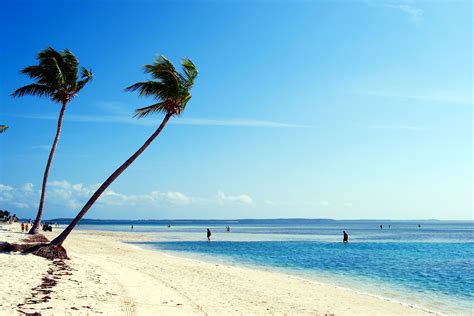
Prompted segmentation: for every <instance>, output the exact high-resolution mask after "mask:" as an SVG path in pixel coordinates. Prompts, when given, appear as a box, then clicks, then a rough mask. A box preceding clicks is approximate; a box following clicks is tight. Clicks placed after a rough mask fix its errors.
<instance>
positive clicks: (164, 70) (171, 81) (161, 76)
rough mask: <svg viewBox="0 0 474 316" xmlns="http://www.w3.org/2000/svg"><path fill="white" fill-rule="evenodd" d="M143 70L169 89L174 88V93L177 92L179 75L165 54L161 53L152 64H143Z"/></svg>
mask: <svg viewBox="0 0 474 316" xmlns="http://www.w3.org/2000/svg"><path fill="white" fill-rule="evenodd" d="M144 71H145V73H149V74H151V76H152V77H153V78H154V79H156V80H158V81H160V82H162V83H163V84H165V85H167V86H168V87H169V89H170V90H174V92H175V94H177V93H178V90H179V84H180V82H179V77H178V76H177V73H176V69H175V68H174V66H173V64H172V63H171V62H170V61H169V60H168V59H167V58H166V57H165V56H163V55H161V56H159V57H158V58H156V59H155V62H154V63H153V64H151V65H145V66H144Z"/></svg>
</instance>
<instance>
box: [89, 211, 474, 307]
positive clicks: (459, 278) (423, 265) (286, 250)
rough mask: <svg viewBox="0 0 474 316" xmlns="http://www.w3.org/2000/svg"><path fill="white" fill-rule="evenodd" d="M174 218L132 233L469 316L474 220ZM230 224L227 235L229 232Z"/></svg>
mask: <svg viewBox="0 0 474 316" xmlns="http://www.w3.org/2000/svg"><path fill="white" fill-rule="evenodd" d="M169 223H170V225H171V228H167V227H166V225H167V224H166V223H165V222H163V223H162V222H160V223H153V224H149V223H141V224H140V223H138V224H137V223H134V232H137V231H138V232H148V233H150V234H152V235H153V236H154V237H155V239H156V241H155V242H148V243H141V245H142V246H144V247H147V248H153V249H159V250H162V251H167V252H171V253H176V254H181V255H185V256H189V257H193V258H199V259H201V260H204V261H212V262H222V263H228V264H243V265H251V266H254V267H259V268H263V269H276V270H279V271H282V272H285V273H290V274H294V275H296V276H301V277H304V278H307V279H314V280H318V281H321V280H322V281H323V282H327V283H331V284H336V285H340V286H344V287H349V288H352V289H355V290H359V291H363V292H367V293H371V294H375V295H381V296H384V297H387V298H390V299H393V300H397V301H402V302H407V303H411V304H415V305H419V306H421V307H425V308H427V309H430V310H435V311H440V312H447V313H464V314H471V313H472V308H473V305H472V301H474V247H473V246H474V238H473V237H474V225H473V222H442V221H434V222H396V221H305V220H295V221H260V222H258V221H257V222H255V221H250V222H245V221H243V222H241V221H234V222H225V221H222V222H219V221H206V222H193V221H191V222H185V223H183V222H169ZM418 224H420V226H421V227H418ZM227 225H230V226H231V232H230V233H227V232H225V229H224V227H225V226H227ZM379 225H383V229H380V227H379ZM388 225H390V228H389V226H388ZM98 227H99V226H96V225H83V227H82V228H83V229H89V228H90V229H97V228H98ZM207 227H209V228H210V229H211V230H212V231H213V236H212V241H211V242H208V241H206V239H205V230H206V228H207ZM100 228H101V229H106V230H128V231H129V230H130V226H129V223H120V224H119V225H117V223H115V224H113V225H109V224H105V225H104V223H102V225H101V226H100ZM342 230H345V231H347V232H348V233H349V235H350V243H349V244H343V243H342V242H341V241H342Z"/></svg>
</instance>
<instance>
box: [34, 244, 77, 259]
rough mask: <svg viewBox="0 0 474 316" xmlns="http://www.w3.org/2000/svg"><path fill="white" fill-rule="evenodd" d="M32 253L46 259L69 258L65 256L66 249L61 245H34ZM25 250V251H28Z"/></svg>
mask: <svg viewBox="0 0 474 316" xmlns="http://www.w3.org/2000/svg"><path fill="white" fill-rule="evenodd" d="M32 250H33V251H31V250H30V251H31V253H32V254H34V255H35V256H38V257H43V258H46V259H50V260H54V259H69V257H68V256H67V251H66V249H65V248H64V247H63V246H58V245H52V244H46V245H40V246H39V247H35V249H32ZM30 251H26V252H30Z"/></svg>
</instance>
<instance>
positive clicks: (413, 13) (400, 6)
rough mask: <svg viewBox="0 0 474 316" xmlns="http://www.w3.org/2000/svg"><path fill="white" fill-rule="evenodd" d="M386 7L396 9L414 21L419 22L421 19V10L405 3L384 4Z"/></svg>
mask: <svg viewBox="0 0 474 316" xmlns="http://www.w3.org/2000/svg"><path fill="white" fill-rule="evenodd" d="M384 6H385V7H386V8H389V9H394V10H398V11H400V12H402V13H404V14H406V15H408V16H409V17H410V18H411V19H412V20H413V21H414V22H416V23H420V22H421V21H422V20H423V10H421V9H420V8H417V7H414V6H412V5H409V4H406V3H397V4H386V5H384Z"/></svg>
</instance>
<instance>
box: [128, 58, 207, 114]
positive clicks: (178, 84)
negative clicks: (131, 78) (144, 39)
mask: <svg viewBox="0 0 474 316" xmlns="http://www.w3.org/2000/svg"><path fill="white" fill-rule="evenodd" d="M182 66H183V73H179V72H177V71H176V69H175V68H174V66H173V64H172V63H171V62H170V61H169V60H168V59H166V57H164V56H163V55H161V56H160V57H158V58H157V59H156V60H155V62H154V63H153V64H151V65H145V66H144V71H145V73H149V74H151V76H152V77H153V79H154V80H150V81H142V82H137V83H135V84H133V85H131V86H130V87H128V88H126V90H127V91H138V92H139V95H140V96H153V97H155V99H158V100H159V101H160V102H159V103H156V104H153V105H150V106H147V107H144V108H139V109H137V110H136V111H135V117H138V118H142V117H145V116H148V115H150V114H153V113H157V112H164V113H167V114H172V115H180V114H181V113H182V112H183V110H184V109H185V108H186V104H187V103H188V101H189V100H190V99H191V93H190V89H191V88H192V86H193V84H194V79H195V78H196V77H197V75H198V71H197V69H196V66H195V65H194V64H193V62H192V61H191V60H190V59H183V61H182Z"/></svg>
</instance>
